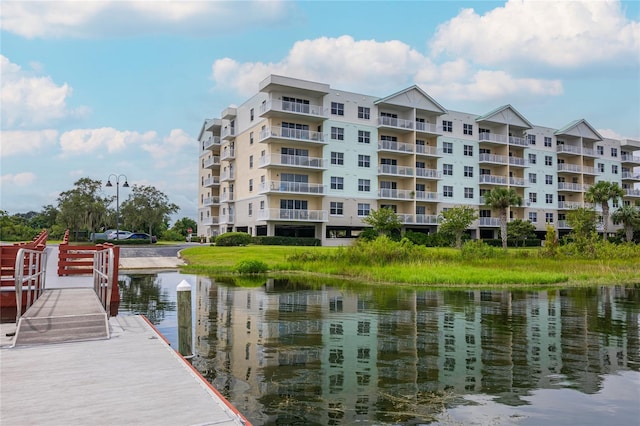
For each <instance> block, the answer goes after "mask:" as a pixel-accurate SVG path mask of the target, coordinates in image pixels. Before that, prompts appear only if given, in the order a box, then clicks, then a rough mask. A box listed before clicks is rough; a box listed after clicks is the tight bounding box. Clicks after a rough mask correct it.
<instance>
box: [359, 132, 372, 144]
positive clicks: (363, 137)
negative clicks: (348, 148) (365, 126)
mask: <svg viewBox="0 0 640 426" xmlns="http://www.w3.org/2000/svg"><path fill="white" fill-rule="evenodd" d="M358 143H371V132H368V131H366V130H358Z"/></svg>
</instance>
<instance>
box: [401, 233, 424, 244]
mask: <svg viewBox="0 0 640 426" xmlns="http://www.w3.org/2000/svg"><path fill="white" fill-rule="evenodd" d="M404 237H405V238H406V239H408V240H409V241H411V242H412V243H413V244H416V245H418V246H426V245H427V243H428V242H429V234H425V233H424V232H414V231H407V232H405V234H404Z"/></svg>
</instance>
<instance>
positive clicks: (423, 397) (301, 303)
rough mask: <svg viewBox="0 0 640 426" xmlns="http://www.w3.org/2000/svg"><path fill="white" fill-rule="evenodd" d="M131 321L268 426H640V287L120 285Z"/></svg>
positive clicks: (133, 280) (153, 281)
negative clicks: (178, 351)
mask: <svg viewBox="0 0 640 426" xmlns="http://www.w3.org/2000/svg"><path fill="white" fill-rule="evenodd" d="M121 280H122V281H121V283H120V286H121V291H122V302H121V306H120V312H121V314H122V315H126V314H128V313H141V314H144V315H146V316H147V317H148V318H149V319H150V320H151V321H152V322H153V323H154V324H155V325H156V326H157V327H158V329H159V330H160V331H161V332H162V333H163V334H164V335H165V337H167V339H168V340H169V341H170V342H171V344H172V346H173V347H175V348H177V347H178V343H177V341H178V338H177V320H176V286H177V285H178V283H179V282H180V281H182V280H185V281H187V282H188V283H189V284H191V286H192V289H193V292H192V301H193V328H194V336H193V339H194V340H193V342H194V351H195V355H196V356H195V358H194V359H193V361H192V362H193V365H194V366H195V367H196V368H197V369H198V370H199V371H200V372H201V373H202V374H203V375H204V377H206V378H207V379H208V380H209V381H210V382H211V383H212V384H214V385H215V386H216V388H217V389H218V390H219V391H220V392H221V393H222V394H223V395H224V396H225V397H226V398H227V399H228V400H229V401H230V402H231V403H232V404H233V405H235V406H236V407H237V408H238V409H239V410H240V411H241V412H242V413H243V414H244V415H245V416H246V417H247V418H248V419H249V420H250V421H251V422H252V423H253V424H254V425H263V424H270V425H316V424H317V425H351V424H356V423H357V424H369V425H386V424H393V425H396V424H407V425H408V424H447V425H450V424H456V425H460V424H465V425H466V424H483V425H484V424H491V425H503V424H504V425H506V424H518V425H537V424H542V423H545V424H554V425H577V424H580V425H589V424H590V425H602V424H610V425H614V424H615V425H638V421H639V420H638V419H640V284H639V285H635V286H616V287H592V288H577V289H565V290H548V291H547V290H545V291H506V290H505V291H503V290H496V291H480V290H477V291H413V290H398V289H394V288H384V289H382V288H377V287H376V288H371V287H363V288H357V289H352V288H350V287H347V286H341V285H340V283H338V284H335V283H332V285H323V284H322V283H320V284H317V283H316V284H314V285H309V284H305V283H304V282H296V283H294V282H290V281H286V280H275V281H274V280H265V282H263V283H261V284H262V285H260V286H258V287H254V288H250V287H246V285H247V283H246V282H232V281H231V280H229V279H227V280H226V282H224V280H223V281H220V280H216V279H213V278H208V277H201V276H195V275H184V274H179V273H176V272H161V273H158V274H141V275H133V274H130V275H124V274H121Z"/></svg>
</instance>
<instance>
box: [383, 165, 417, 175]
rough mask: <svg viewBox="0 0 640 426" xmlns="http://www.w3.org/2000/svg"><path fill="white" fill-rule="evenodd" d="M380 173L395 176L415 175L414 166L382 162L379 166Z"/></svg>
mask: <svg viewBox="0 0 640 426" xmlns="http://www.w3.org/2000/svg"><path fill="white" fill-rule="evenodd" d="M378 173H379V174H383V175H394V176H413V167H406V166H393V165H390V164H380V165H379V166H378Z"/></svg>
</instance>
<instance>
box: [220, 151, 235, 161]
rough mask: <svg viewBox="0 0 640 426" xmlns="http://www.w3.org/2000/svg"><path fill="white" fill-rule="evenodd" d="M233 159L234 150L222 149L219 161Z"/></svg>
mask: <svg viewBox="0 0 640 426" xmlns="http://www.w3.org/2000/svg"><path fill="white" fill-rule="evenodd" d="M234 158H236V150H235V149H233V148H230V149H224V150H223V151H222V154H221V155H220V160H222V161H224V160H233V159H234Z"/></svg>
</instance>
